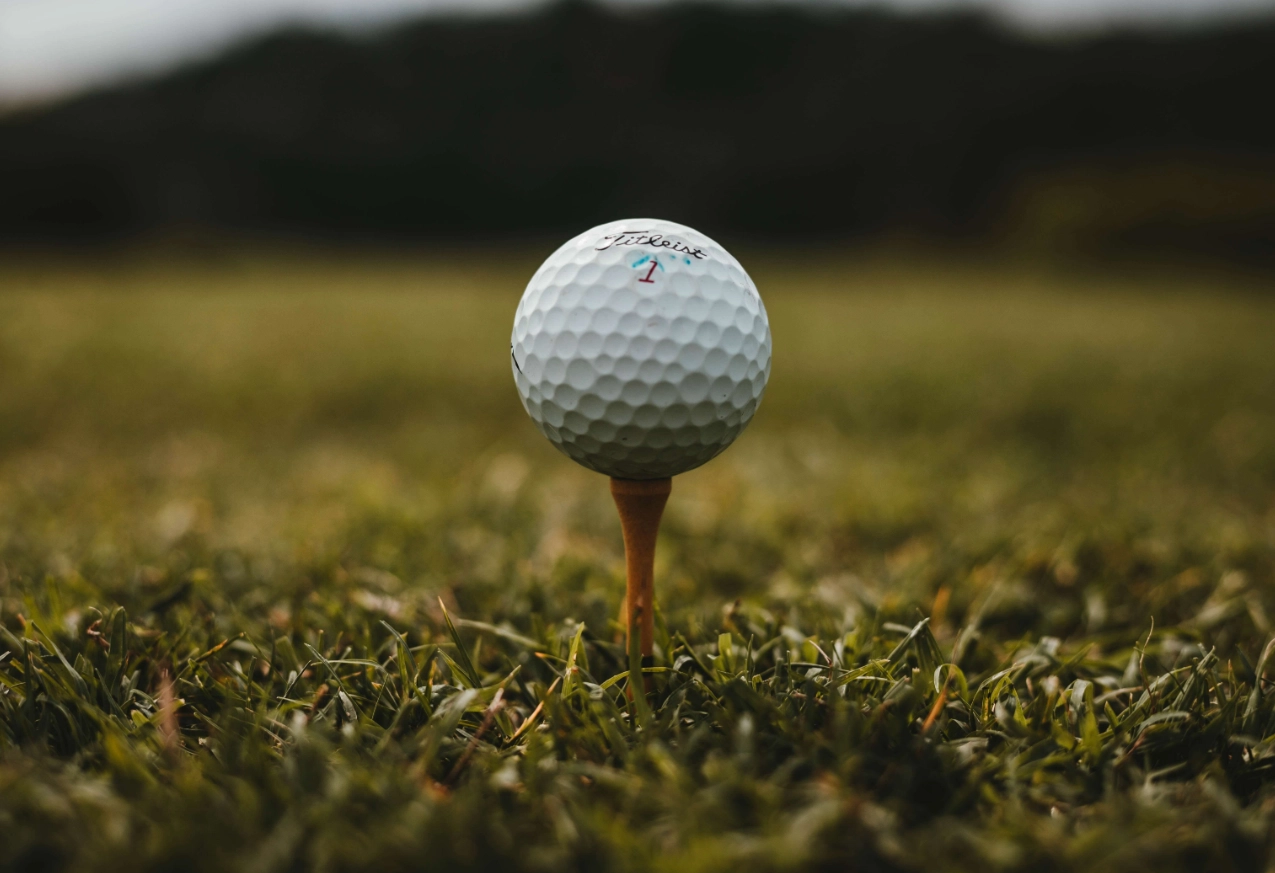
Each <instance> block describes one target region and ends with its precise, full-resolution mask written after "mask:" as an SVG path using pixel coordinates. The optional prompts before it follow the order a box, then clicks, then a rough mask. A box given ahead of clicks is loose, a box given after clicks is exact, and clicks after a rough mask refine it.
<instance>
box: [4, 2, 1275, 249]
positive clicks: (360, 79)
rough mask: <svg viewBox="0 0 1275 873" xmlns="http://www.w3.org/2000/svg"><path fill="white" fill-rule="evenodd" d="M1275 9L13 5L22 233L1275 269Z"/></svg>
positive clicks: (8, 192)
mask: <svg viewBox="0 0 1275 873" xmlns="http://www.w3.org/2000/svg"><path fill="white" fill-rule="evenodd" d="M1272 12H1275V5H1273V4H1271V3H1257V2H1252V0H1249V2H1243V0H1231V2H1224V0H1141V2H1139V0H1123V2H1113V3H1082V2H1064V0H1000V2H998V3H986V4H981V5H980V4H973V3H942V2H937V0H930V2H925V0H895V2H881V3H874V4H871V5H867V4H862V3H853V2H833V0H822V2H814V0H810V2H785V3H781V2H771V3H764V2H718V3H694V4H691V3H651V2H645V3H644V2H627V3H623V2H611V3H605V2H585V0H568V2H547V3H533V2H516V0H502V2H491V0H486V2H483V0H468V2H464V3H458V2H450V3H444V2H438V0H435V2H428V0H415V2H410V0H377V2H373V3H356V2H353V0H348V2H341V0H313V2H307V0H271V2H266V3H251V4H249V3H245V2H242V0H217V2H209V3H198V4H196V3H178V4H172V3H162V2H157V0H93V2H85V0H6V2H5V3H4V4H3V6H0V59H2V60H0V98H2V99H4V100H5V101H6V104H7V105H8V106H9V107H10V109H9V112H8V113H7V115H6V116H5V117H4V118H3V121H2V122H0V191H3V192H4V208H3V210H2V211H0V236H2V238H3V239H4V240H5V241H6V242H8V243H10V244H13V243H15V242H19V241H39V242H54V243H59V244H61V243H102V242H112V243H114V242H119V241H122V240H135V239H140V238H163V237H173V236H180V237H190V236H192V235H194V236H208V235H216V236H218V237H224V236H226V235H231V236H234V237H237V238H241V237H245V236H251V237H260V236H261V235H268V236H271V237H279V236H286V237H289V238H304V239H321V240H323V241H325V242H329V241H333V240H337V241H389V242H393V243H394V244H398V245H401V244H404V243H407V244H412V245H420V244H438V243H440V242H443V241H446V242H452V241H457V240H464V241H481V242H487V241H492V240H500V241H507V240H511V239H512V240H519V239H527V238H536V237H539V238H544V239H550V238H556V237H558V236H561V235H562V234H564V233H574V232H575V231H576V230H577V229H578V228H581V227H585V226H589V225H592V224H596V223H600V222H601V221H604V220H609V219H611V218H612V217H614V216H617V215H633V214H655V215H662V216H673V217H676V218H677V219H678V220H680V221H682V222H684V223H688V224H692V225H695V226H702V227H705V228H711V230H712V232H713V233H714V234H716V235H717V236H719V237H725V238H727V239H729V240H732V241H734V240H743V241H747V242H751V243H755V244H757V245H763V246H775V245H809V244H812V243H815V244H822V243H827V242H830V241H835V242H841V241H847V240H855V241H862V240H875V239H881V238H883V237H899V236H905V237H907V238H919V239H923V240H927V241H941V242H945V243H955V244H959V245H961V246H968V245H969V244H971V243H987V242H989V241H996V242H999V243H1003V244H1006V245H1012V246H1014V247H1019V248H1026V249H1030V250H1034V251H1044V252H1053V253H1058V252H1061V253H1065V254H1066V255H1067V256H1075V255H1087V256H1146V257H1165V256H1172V257H1175V258H1184V257H1190V256H1209V257H1213V258H1219V259H1227V260H1229V261H1233V262H1244V263H1265V264H1268V265H1269V264H1270V263H1271V262H1272V260H1273V259H1275V113H1272V112H1270V111H1269V102H1270V95H1271V89H1272V87H1273V86H1275V17H1272V15H1271V14H1270V13H1272ZM1263 13H1266V14H1265V15H1263Z"/></svg>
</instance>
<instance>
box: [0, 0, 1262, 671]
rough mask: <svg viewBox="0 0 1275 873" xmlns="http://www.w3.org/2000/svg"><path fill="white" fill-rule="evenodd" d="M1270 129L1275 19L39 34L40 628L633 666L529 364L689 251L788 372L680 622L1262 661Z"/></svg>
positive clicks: (30, 256) (13, 286)
mask: <svg viewBox="0 0 1275 873" xmlns="http://www.w3.org/2000/svg"><path fill="white" fill-rule="evenodd" d="M1272 94H1275V8H1273V6H1272V4H1271V3H1269V2H1248V0H1234V2H1223V0H1110V2H1097V0H1093V2H1079V0H997V2H987V3H975V2H939V0H895V2H879V3H857V2H836V0H820V2H816V0H810V2H797V0H792V2H770V3H768V2H743V0H741V2H716V3H676V2H668V3H655V2H637V0H634V2H580V0H566V2H542V3H535V2H519V0H499V2H498V0H490V2H480V0H456V2H441V0H440V2H428V0H375V2H367V0H365V2H354V0H311V2H304V0H269V2H262V0H256V2H251V3H249V2H246V0H206V2H201V3H172V2H160V0H0V101H3V105H4V111H3V114H0V619H2V620H4V621H6V622H10V623H12V621H13V620H12V619H11V617H12V616H13V615H15V614H16V613H17V612H19V611H23V610H25V614H26V615H35V614H41V615H44V614H46V613H47V617H46V618H45V619H44V620H47V621H48V622H49V623H50V624H57V623H58V622H62V623H63V624H66V623H67V622H71V624H72V625H73V624H74V621H75V620H78V618H75V616H79V615H80V613H79V612H77V611H76V610H79V609H81V608H82V607H83V608H87V606H88V605H92V604H101V603H104V602H121V603H124V604H126V605H128V606H129V608H130V610H131V611H132V614H135V615H140V616H147V615H150V616H154V617H155V618H154V620H155V621H163V620H164V619H163V616H164V615H166V614H168V613H169V611H171V610H174V609H178V610H187V612H184V613H181V614H182V615H184V616H185V618H183V619H182V620H183V621H190V620H195V619H194V618H192V617H191V616H195V617H198V620H200V621H206V622H209V623H212V624H214V625H216V626H217V631H216V632H217V633H222V632H223V631H224V632H225V633H226V634H227V635H229V634H233V633H237V632H238V631H239V630H240V629H242V628H244V627H256V625H255V624H253V622H257V623H264V622H269V623H270V626H272V627H275V626H278V627H282V626H284V625H286V624H287V622H288V621H294V622H296V625H295V626H297V627H300V626H302V624H301V618H300V617H298V616H300V615H301V614H302V613H304V612H306V611H307V610H309V613H310V614H309V617H308V619H307V622H308V624H306V625H305V626H307V627H325V628H330V629H331V630H332V634H333V636H335V634H336V633H337V632H338V631H340V630H341V629H343V628H347V627H348V628H349V629H351V630H350V632H351V633H362V631H360V630H358V628H359V627H362V625H360V624H359V623H360V622H361V621H363V618H360V616H364V615H365V613H371V614H372V615H373V616H376V617H386V616H388V617H389V618H390V619H392V620H393V621H395V622H400V621H420V622H428V621H434V620H436V619H437V616H436V615H434V614H432V613H430V610H431V609H433V604H435V603H436V599H437V597H438V596H442V597H443V598H444V600H448V599H450V600H451V602H452V603H453V604H454V605H455V606H456V608H457V609H459V610H460V611H461V613H462V614H464V615H469V616H472V617H479V618H483V619H484V620H490V621H503V620H506V619H507V620H509V621H511V622H513V623H514V624H516V625H519V626H521V625H522V624H525V623H526V621H527V620H528V616H532V615H535V616H544V617H546V619H547V620H550V621H556V620H559V619H564V618H566V617H575V618H581V619H586V620H587V621H588V622H589V623H590V625H591V627H606V626H608V623H609V622H612V621H613V619H614V616H615V614H616V612H615V610H616V606H617V604H618V601H619V596H620V593H621V591H622V586H621V585H620V584H619V580H620V579H621V577H622V563H621V550H620V539H619V532H618V529H617V526H616V525H615V523H614V517H613V513H612V510H611V509H610V507H609V506H608V500H609V498H608V497H607V495H606V488H605V487H604V484H603V483H602V482H601V481H600V479H599V478H598V477H596V476H594V475H593V474H589V473H587V472H586V471H583V470H580V469H577V468H575V467H574V466H573V465H572V464H570V463H569V462H568V461H566V460H565V459H564V458H561V457H559V456H557V455H555V454H554V453H553V451H552V449H551V448H550V447H549V446H548V445H547V444H546V443H545V442H544V441H543V440H542V439H541V438H540V436H539V435H538V434H537V433H536V432H535V430H534V428H533V427H532V426H531V424H530V423H529V422H528V421H527V419H526V417H525V415H524V414H523V411H522V409H521V408H520V406H519V404H518V401H517V398H516V394H515V391H514V389H513V385H512V380H511V378H510V374H509V364H508V345H507V343H508V336H509V330H510V325H511V320H512V315H513V311H514V307H515V305H516V303H517V300H518V298H519V296H520V295H521V292H522V288H523V286H524V285H525V282H526V280H527V278H528V277H529V276H530V275H531V273H532V272H533V271H534V269H535V267H536V266H537V265H538V264H539V263H540V261H541V260H542V259H543V258H544V257H545V256H547V255H548V254H549V252H550V251H552V250H553V248H554V247H556V245H557V244H558V243H559V242H560V241H561V240H562V239H565V238H566V237H567V236H569V235H572V234H574V233H577V232H579V231H580V230H582V229H584V228H587V227H589V226H591V225H593V224H595V223H598V222H602V221H606V220H611V219H615V218H618V217H623V216H635V215H642V214H646V215H652V216H655V217H661V218H668V219H672V220H676V221H680V222H684V223H687V224H691V225H694V226H696V227H698V228H699V229H701V230H702V231H704V232H706V233H708V234H709V235H711V236H713V237H715V238H717V239H719V240H720V241H722V242H723V243H725V244H727V245H728V247H730V248H731V250H732V251H733V252H734V253H735V254H736V255H737V256H738V257H739V258H740V260H741V261H742V262H743V263H744V265H745V266H746V267H747V268H748V269H749V270H750V271H751V272H752V274H753V276H754V278H755V279H756V281H757V284H758V286H759V288H760V289H761V291H762V294H763V297H764V298H765V300H766V302H767V306H768V307H769V309H770V314H771V319H772V328H773V331H774V338H775V339H774V342H775V363H774V375H773V378H772V382H771V386H770V389H769V391H768V394H767V397H766V400H765V402H764V404H763V405H762V408H761V411H760V413H759V414H758V417H757V420H756V422H755V423H754V425H753V426H752V428H751V429H750V431H749V432H748V433H747V434H745V436H744V437H743V438H742V439H741V440H740V442H739V444H738V445H737V446H736V447H734V448H732V449H731V451H730V452H727V453H726V454H725V455H724V456H722V458H721V459H719V460H717V461H714V462H713V463H712V464H710V465H708V466H707V467H705V468H703V469H702V470H698V471H694V472H692V473H689V474H687V475H685V476H683V477H679V481H678V483H677V487H676V489H675V495H674V500H673V502H672V503H671V504H670V509H669V514H668V516H667V517H666V523H665V528H664V531H665V534H664V535H665V539H664V540H663V541H662V545H661V550H660V555H661V557H660V560H661V562H662V564H661V566H660V568H659V571H658V572H659V578H660V579H661V583H660V586H661V594H660V596H661V598H662V601H661V602H662V604H663V605H664V607H665V609H666V610H667V611H668V614H669V616H670V620H673V618H674V617H675V618H676V620H678V621H688V622H702V623H703V626H704V627H708V628H714V627H717V626H718V623H719V622H720V620H721V615H722V613H721V609H722V607H723V604H729V603H731V602H734V600H735V599H736V598H740V599H743V600H745V601H751V602H754V603H757V604H763V605H765V606H766V608H773V609H782V610H787V612H785V613H784V614H786V615H789V616H790V617H791V620H792V621H794V622H801V621H806V622H808V626H813V625H816V624H826V625H828V629H829V630H832V631H837V630H838V629H839V628H843V627H844V624H843V623H844V622H849V621H852V620H854V619H855V617H856V616H859V615H862V614H864V612H865V610H866V611H867V613H868V614H871V615H874V616H881V617H882V618H883V619H885V620H898V621H903V622H908V623H911V622H912V621H914V620H915V617H916V610H917V609H920V610H922V611H923V612H925V613H926V614H931V615H933V616H934V627H935V629H936V632H937V633H938V634H939V637H940V639H941V640H950V639H951V636H952V634H953V633H954V629H955V628H957V627H959V626H960V625H961V624H970V623H972V624H973V625H974V626H976V627H981V628H982V633H984V634H986V640H988V642H987V645H988V646H990V647H993V648H994V647H995V646H997V645H1000V644H1001V642H1003V641H1006V640H1011V639H1013V638H1015V637H1016V635H1018V634H1023V633H1028V632H1030V633H1047V634H1056V635H1060V636H1069V635H1076V634H1088V635H1090V637H1091V638H1092V639H1093V640H1096V641H1097V643H1098V644H1099V645H1100V646H1101V645H1102V643H1103V640H1105V639H1107V638H1108V637H1109V638H1110V639H1113V640H1119V641H1121V643H1120V644H1121V645H1124V644H1127V643H1128V642H1129V641H1131V640H1132V639H1134V638H1136V637H1140V636H1141V635H1143V634H1144V633H1145V630H1146V627H1147V623H1148V620H1149V618H1150V617H1152V616H1154V618H1155V620H1156V622H1157V627H1160V628H1163V627H1167V626H1169V625H1173V624H1177V625H1179V626H1181V627H1183V628H1187V629H1188V630H1189V633H1208V634H1209V635H1210V636H1209V638H1210V639H1211V640H1212V641H1213V643H1214V644H1216V645H1219V646H1220V647H1221V648H1223V649H1226V648H1227V647H1228V646H1230V645H1232V644H1235V643H1240V642H1245V643H1247V642H1252V643H1253V644H1254V645H1256V644H1257V643H1258V642H1260V640H1261V639H1264V636H1265V634H1266V633H1267V632H1268V631H1269V629H1270V627H1271V622H1270V620H1269V616H1271V615H1275V612H1273V610H1275V340H1273V339H1272V338H1273V337H1275V295H1272V294H1271V293H1270V291H1271V281H1272V273H1271V270H1272V268H1275V113H1273V112H1272V111H1271V108H1272V96H1271V95H1272ZM47 580H56V581H57V582H58V586H61V587H58V586H52V587H51V586H49V585H48V584H46V583H47ZM59 591H60V592H62V593H60V594H59V593H58V592H59ZM320 594H322V595H323V596H322V597H320V596H319V595H320ZM58 598H62V599H58ZM72 604H79V605H78V606H74V607H72ZM333 604H338V606H333ZM40 610H44V611H45V612H44V613H41V612H40ZM68 610H69V611H68ZM802 610H805V612H804V613H802ZM72 613H73V614H74V615H73V616H72V618H68V616H69V615H72ZM803 614H804V615H805V616H806V618H805V619H801V618H800V616H801V615H803ZM431 616H432V617H431ZM139 620H140V619H139ZM16 626H17V625H16V624H14V627H16ZM67 626H70V625H67ZM212 632H213V631H211V630H210V631H209V633H212ZM254 632H255V631H254ZM263 632H264V631H263ZM1104 635H1106V636H1104Z"/></svg>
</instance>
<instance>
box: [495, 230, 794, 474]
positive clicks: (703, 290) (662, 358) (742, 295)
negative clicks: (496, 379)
mask: <svg viewBox="0 0 1275 873" xmlns="http://www.w3.org/2000/svg"><path fill="white" fill-rule="evenodd" d="M511 357H512V359H513V360H512V366H513V373H514V381H515V382H516V383H517V385H518V393H519V394H520V395H521V396H522V403H523V406H524V407H525V408H526V410H527V413H528V414H529V415H530V416H531V417H532V419H533V420H534V421H535V422H536V425H537V426H538V427H539V428H540V431H541V433H543V434H544V435H545V436H546V437H548V439H549V441H550V442H552V443H553V444H554V445H555V446H557V447H558V449H559V450H561V451H562V452H563V453H564V454H565V455H567V456H568V457H569V458H571V459H572V460H575V461H578V462H579V463H581V464H583V465H584V466H586V467H588V468H589V469H591V470H596V471H598V472H599V473H605V474H606V475H608V476H615V477H618V478H622V479H661V478H665V477H668V476H675V475H677V474H678V473H684V472H686V471H687V470H691V469H694V468H695V467H698V466H699V465H701V464H703V463H704V462H705V461H708V460H709V459H710V458H712V457H713V456H714V455H717V454H718V453H719V452H721V451H722V450H723V449H725V448H726V447H727V446H729V445H730V444H731V443H732V442H733V441H734V440H735V438H736V437H737V436H739V434H740V432H741V431H742V430H743V429H744V427H745V426H746V425H747V424H748V422H749V420H750V419H752V417H753V413H754V412H756V410H757V405H758V404H759V403H760V402H761V397H762V392H763V391H764V390H765V388H766V380H767V379H768V378H769V376H770V323H769V322H768V320H767V318H766V308H765V307H764V306H763V305H762V302H761V296H760V295H759V294H758V293H757V288H756V286H754V285H753V282H752V280H751V279H750V278H749V277H748V274H747V273H745V272H744V268H743V267H741V266H740V265H739V262H738V261H736V260H735V259H734V258H733V257H731V256H730V254H728V253H727V252H726V250H725V249H723V248H722V247H721V246H719V245H718V244H717V243H715V242H713V241H712V240H711V239H709V238H708V237H706V236H704V235H703V234H702V233H699V232H698V231H695V230H692V229H691V228H689V227H685V226H683V225H680V224H674V223H673V222H671V221H659V220H654V219H634V220H626V221H615V222H611V223H610V224H603V225H600V226H598V227H595V228H593V229H592V230H588V231H585V232H584V233H582V234H580V235H579V236H577V237H576V238H574V239H572V240H570V241H569V242H567V243H566V244H565V245H563V246H562V247H561V248H560V249H558V250H557V251H556V252H554V253H553V254H552V255H550V256H549V258H548V260H546V261H545V262H544V264H542V265H541V267H540V269H539V270H537V271H536V274H535V275H534V276H532V277H531V281H530V282H529V283H528V284H527V290H526V292H525V293H524V294H523V297H522V302H520V303H519V304H518V311H517V313H516V314H515V316H514V330H513V337H512V339H511Z"/></svg>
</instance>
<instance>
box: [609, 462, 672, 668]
mask: <svg viewBox="0 0 1275 873" xmlns="http://www.w3.org/2000/svg"><path fill="white" fill-rule="evenodd" d="M672 490H673V480H672V479H612V480H611V496H612V497H613V498H615V507H616V509H618V510H619V511H620V527H621V529H622V530H623V531H624V569H625V579H626V585H625V597H624V604H625V610H624V611H625V619H624V624H625V628H626V629H627V631H626V638H625V645H626V648H627V647H629V646H631V645H632V640H633V634H634V633H637V634H638V635H639V637H638V639H639V641H640V642H639V651H640V652H641V654H642V665H643V666H649V665H650V658H651V654H652V652H653V650H654V646H655V536H656V534H657V533H659V530H660V516H661V515H663V514H664V504H665V503H667V502H668V496H669V492H670V491H672ZM628 650H629V651H631V649H628Z"/></svg>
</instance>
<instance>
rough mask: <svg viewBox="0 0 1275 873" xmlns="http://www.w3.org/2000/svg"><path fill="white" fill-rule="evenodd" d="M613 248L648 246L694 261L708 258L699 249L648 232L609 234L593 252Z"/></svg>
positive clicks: (662, 235) (628, 231)
mask: <svg viewBox="0 0 1275 873" xmlns="http://www.w3.org/2000/svg"><path fill="white" fill-rule="evenodd" d="M613 246H650V247H652V248H656V249H669V250H670V251H674V252H680V253H682V254H684V255H689V256H690V257H692V258H695V259H696V260H703V259H704V258H707V257H708V255H706V254H704V252H703V250H701V249H697V248H694V247H693V246H689V245H687V244H686V243H684V242H678V241H677V240H675V239H669V238H668V237H666V236H664V234H662V233H651V231H649V230H622V231H620V232H619V233H609V234H607V235H606V236H604V237H602V244H601V245H599V246H598V247H597V248H596V249H595V251H599V252H604V251H606V250H607V249H609V248H612V247H613Z"/></svg>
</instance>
